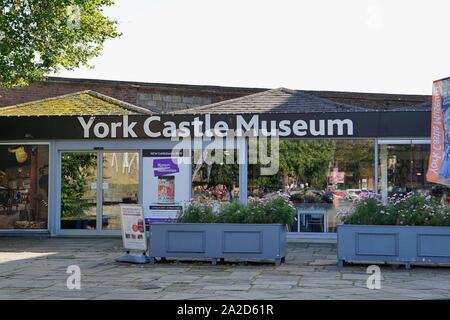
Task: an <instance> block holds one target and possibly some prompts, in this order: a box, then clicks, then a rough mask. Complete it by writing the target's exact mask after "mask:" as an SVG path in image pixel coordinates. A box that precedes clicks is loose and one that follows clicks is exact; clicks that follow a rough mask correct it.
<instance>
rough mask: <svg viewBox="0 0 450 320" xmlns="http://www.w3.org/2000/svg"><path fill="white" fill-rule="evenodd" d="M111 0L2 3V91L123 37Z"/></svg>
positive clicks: (74, 63)
mask: <svg viewBox="0 0 450 320" xmlns="http://www.w3.org/2000/svg"><path fill="white" fill-rule="evenodd" d="M112 4H113V1H111V0H1V11H0V87H14V86H24V85H27V84H28V83H29V82H32V81H36V80H42V79H43V77H44V75H45V74H48V73H50V72H56V71H58V70H60V69H61V68H65V69H67V70H71V69H74V68H78V67H80V66H81V65H84V66H89V65H88V60H90V59H91V58H93V57H97V56H99V55H100V52H101V50H102V49H103V44H104V42H105V41H106V40H108V39H113V38H116V37H118V36H120V33H119V32H118V31H117V29H116V25H117V22H116V21H114V20H111V19H108V18H107V17H106V16H105V15H104V13H103V9H104V7H107V6H111V5H112Z"/></svg>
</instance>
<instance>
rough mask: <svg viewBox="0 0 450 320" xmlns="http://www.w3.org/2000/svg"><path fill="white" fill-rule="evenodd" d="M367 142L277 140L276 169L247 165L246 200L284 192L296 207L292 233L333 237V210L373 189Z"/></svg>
mask: <svg viewBox="0 0 450 320" xmlns="http://www.w3.org/2000/svg"><path fill="white" fill-rule="evenodd" d="M374 155H375V153H374V141H373V140H367V139H364V140H356V139H355V140H296V139H284V140H280V145H279V170H278V172H277V173H276V174H274V175H271V176H262V175H260V168H261V166H260V165H259V164H250V165H249V180H248V188H249V190H248V192H249V196H257V197H264V196H267V195H268V194H270V193H273V192H278V191H282V192H286V193H288V194H290V195H291V199H292V200H293V202H294V203H295V205H296V208H297V218H296V221H295V223H294V225H293V226H291V230H290V231H292V232H335V231H336V224H337V223H339V222H340V221H339V220H338V219H337V217H336V213H337V210H339V209H343V208H345V207H348V206H351V205H352V202H353V200H354V199H356V198H357V197H358V196H359V194H360V193H361V192H363V191H373V190H374V189H375V181H374V174H375V160H374Z"/></svg>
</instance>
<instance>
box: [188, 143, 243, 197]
mask: <svg viewBox="0 0 450 320" xmlns="http://www.w3.org/2000/svg"><path fill="white" fill-rule="evenodd" d="M236 154H237V152H236V150H232V149H230V150H225V151H224V152H223V154H221V158H220V159H218V158H219V156H216V154H215V153H214V151H211V150H204V151H203V152H194V154H193V156H192V197H193V199H194V200H195V201H197V202H201V203H226V202H231V201H235V200H239V164H238V163H237V157H236ZM227 157H231V159H233V157H234V162H233V161H227ZM229 162H232V163H229Z"/></svg>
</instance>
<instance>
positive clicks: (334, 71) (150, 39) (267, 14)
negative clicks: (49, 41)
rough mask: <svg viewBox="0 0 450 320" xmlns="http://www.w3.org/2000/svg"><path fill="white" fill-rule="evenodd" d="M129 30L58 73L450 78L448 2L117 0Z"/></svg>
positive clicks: (400, 84)
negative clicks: (86, 62)
mask: <svg viewBox="0 0 450 320" xmlns="http://www.w3.org/2000/svg"><path fill="white" fill-rule="evenodd" d="M105 13H106V14H107V15H108V16H109V17H111V18H114V19H117V20H118V21H119V30H120V31H121V32H122V33H123V35H122V37H121V38H119V39H114V40H109V41H108V42H107V43H106V44H105V47H104V50H103V53H102V55H101V56H100V57H98V58H95V59H93V60H91V64H92V65H93V66H94V68H93V69H88V68H84V67H83V68H80V69H77V70H74V71H62V72H60V73H59V74H57V76H63V77H72V78H92V79H108V80H124V81H142V82H159V83H178V84H200V85H221V86H239V87H262V88H277V87H286V88H290V89H303V90H332V91H354V92H383V93H405V94H408V93H409V94H431V86H432V82H433V80H437V79H441V78H445V77H448V76H450V36H449V35H450V25H449V23H448V21H449V15H450V1H448V0H442V1H440V0H428V1H415V0H409V1H406V0H390V1H376V0H371V1H369V0H341V1H336V0H314V1H313V0H310V1H301V0H116V2H115V4H114V5H113V6H112V7H109V8H107V9H106V10H105Z"/></svg>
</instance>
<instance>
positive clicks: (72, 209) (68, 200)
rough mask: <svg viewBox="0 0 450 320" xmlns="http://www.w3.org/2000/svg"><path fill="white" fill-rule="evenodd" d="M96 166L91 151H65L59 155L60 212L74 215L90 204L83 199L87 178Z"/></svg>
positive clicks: (66, 215)
mask: <svg viewBox="0 0 450 320" xmlns="http://www.w3.org/2000/svg"><path fill="white" fill-rule="evenodd" d="M96 166H97V156H96V155H95V154H92V153H73V154H72V153H66V154H63V155H62V156H61V177H62V179H61V180H62V182H61V213H62V216H63V217H64V218H67V217H74V216H76V215H78V214H81V212H82V211H83V210H85V209H88V208H89V207H90V206H92V204H91V203H88V202H87V201H86V200H84V199H83V198H84V196H85V192H86V187H87V185H88V179H89V177H91V176H92V174H93V170H94V169H95V168H96Z"/></svg>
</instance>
